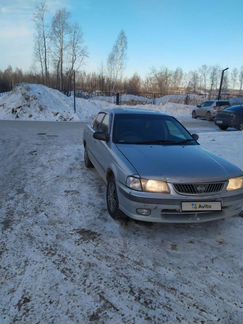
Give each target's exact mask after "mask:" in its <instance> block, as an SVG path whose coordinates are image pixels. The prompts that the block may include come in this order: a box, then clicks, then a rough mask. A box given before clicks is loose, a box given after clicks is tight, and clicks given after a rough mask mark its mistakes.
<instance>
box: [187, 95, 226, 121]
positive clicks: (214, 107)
mask: <svg viewBox="0 0 243 324" xmlns="http://www.w3.org/2000/svg"><path fill="white" fill-rule="evenodd" d="M229 106H230V102H229V101H228V100H208V101H205V102H203V103H202V104H200V105H197V108H196V109H194V110H193V111H192V118H197V117H201V118H205V119H207V120H213V119H214V117H215V116H216V114H217V113H218V112H219V111H221V110H224V109H225V108H227V107H229Z"/></svg>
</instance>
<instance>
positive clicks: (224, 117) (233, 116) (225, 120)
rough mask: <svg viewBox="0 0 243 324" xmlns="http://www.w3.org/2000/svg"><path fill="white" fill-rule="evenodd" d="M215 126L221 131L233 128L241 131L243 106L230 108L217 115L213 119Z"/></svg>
mask: <svg viewBox="0 0 243 324" xmlns="http://www.w3.org/2000/svg"><path fill="white" fill-rule="evenodd" d="M214 122H215V124H216V125H217V126H218V127H219V128H220V129H222V130H226V129H227V128H228V127H233V128H236V129H239V130H242V129H243V105H239V106H232V107H229V108H227V109H225V110H224V111H220V112H218V113H217V115H216V116H215V119H214Z"/></svg>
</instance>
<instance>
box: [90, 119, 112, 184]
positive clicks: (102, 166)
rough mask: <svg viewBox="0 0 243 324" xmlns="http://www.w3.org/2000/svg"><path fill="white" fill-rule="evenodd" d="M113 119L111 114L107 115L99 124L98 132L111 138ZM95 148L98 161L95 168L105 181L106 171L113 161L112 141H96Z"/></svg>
mask: <svg viewBox="0 0 243 324" xmlns="http://www.w3.org/2000/svg"><path fill="white" fill-rule="evenodd" d="M111 118H112V117H111V115H110V114H109V113H105V115H104V117H103V119H102V121H101V123H99V125H98V129H97V130H98V131H102V132H105V133H106V134H107V135H108V136H110V129H111ZM94 147H95V159H96V164H95V167H96V169H97V171H98V173H99V174H100V176H101V177H102V178H103V179H104V180H105V179H106V171H107V169H108V167H109V165H110V163H111V159H112V154H111V149H110V140H108V141H101V140H97V139H94Z"/></svg>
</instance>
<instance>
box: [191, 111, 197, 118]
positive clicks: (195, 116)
mask: <svg viewBox="0 0 243 324" xmlns="http://www.w3.org/2000/svg"><path fill="white" fill-rule="evenodd" d="M192 118H194V119H196V118H197V113H196V112H195V110H193V111H192Z"/></svg>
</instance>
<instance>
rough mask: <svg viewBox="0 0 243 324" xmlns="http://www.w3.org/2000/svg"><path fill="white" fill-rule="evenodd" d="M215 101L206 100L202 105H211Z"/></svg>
mask: <svg viewBox="0 0 243 324" xmlns="http://www.w3.org/2000/svg"><path fill="white" fill-rule="evenodd" d="M213 103H214V101H205V102H203V103H202V104H201V107H209V106H211V105H212V104H213Z"/></svg>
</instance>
